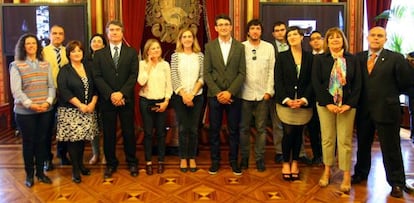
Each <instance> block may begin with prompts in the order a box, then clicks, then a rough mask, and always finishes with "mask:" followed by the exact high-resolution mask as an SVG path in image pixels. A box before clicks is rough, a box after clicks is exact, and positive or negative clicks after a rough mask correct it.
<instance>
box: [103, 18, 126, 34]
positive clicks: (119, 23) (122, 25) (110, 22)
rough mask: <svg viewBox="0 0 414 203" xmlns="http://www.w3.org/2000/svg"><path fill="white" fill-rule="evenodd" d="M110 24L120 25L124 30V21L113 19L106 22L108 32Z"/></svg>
mask: <svg viewBox="0 0 414 203" xmlns="http://www.w3.org/2000/svg"><path fill="white" fill-rule="evenodd" d="M110 25H116V26H119V27H121V30H122V32H123V31H124V24H122V22H121V21H119V20H111V21H109V22H108V23H106V26H105V30H106V32H108V28H109V26H110Z"/></svg>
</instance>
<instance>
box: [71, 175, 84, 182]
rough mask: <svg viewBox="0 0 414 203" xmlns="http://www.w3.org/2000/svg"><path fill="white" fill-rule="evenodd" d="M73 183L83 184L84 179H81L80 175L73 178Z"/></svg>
mask: <svg viewBox="0 0 414 203" xmlns="http://www.w3.org/2000/svg"><path fill="white" fill-rule="evenodd" d="M72 181H73V182H74V183H80V182H82V179H81V177H80V175H78V176H75V175H74V176H72Z"/></svg>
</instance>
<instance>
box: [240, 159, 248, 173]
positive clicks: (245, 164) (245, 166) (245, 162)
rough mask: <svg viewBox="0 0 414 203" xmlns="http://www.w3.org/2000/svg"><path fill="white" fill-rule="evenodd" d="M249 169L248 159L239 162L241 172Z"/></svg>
mask: <svg viewBox="0 0 414 203" xmlns="http://www.w3.org/2000/svg"><path fill="white" fill-rule="evenodd" d="M248 168H249V159H247V158H242V160H241V162H240V169H241V170H246V169H248Z"/></svg>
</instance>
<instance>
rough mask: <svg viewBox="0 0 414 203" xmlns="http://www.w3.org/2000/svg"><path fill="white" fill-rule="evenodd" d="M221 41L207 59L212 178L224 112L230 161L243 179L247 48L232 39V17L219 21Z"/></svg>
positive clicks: (211, 47) (216, 167) (216, 166)
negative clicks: (241, 144) (243, 93)
mask: <svg viewBox="0 0 414 203" xmlns="http://www.w3.org/2000/svg"><path fill="white" fill-rule="evenodd" d="M214 28H215V30H216V31H217V32H218V38H217V39H215V40H213V41H211V42H209V43H207V44H206V46H205V56H204V71H203V72H204V80H205V82H206V84H207V86H208V92H207V97H208V105H209V119H210V130H209V136H210V144H211V161H212V165H211V167H210V169H209V173H210V174H216V173H217V171H218V170H219V168H220V139H219V136H220V135H219V131H220V128H221V121H222V119H223V111H225V112H226V114H227V124H228V128H229V132H230V137H229V144H230V151H229V161H230V166H231V168H232V170H233V174H235V175H241V174H242V172H241V170H240V168H239V166H238V163H237V157H238V149H239V136H240V134H239V124H240V112H241V99H240V93H241V91H240V90H241V86H242V84H243V82H244V79H245V77H246V58H245V53H244V46H243V44H241V43H240V42H238V41H236V40H235V39H233V38H232V36H231V30H232V28H233V26H232V23H231V19H230V17H229V16H227V15H224V14H221V15H218V16H217V17H216V19H215V27H214Z"/></svg>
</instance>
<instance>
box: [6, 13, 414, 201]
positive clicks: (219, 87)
mask: <svg viewBox="0 0 414 203" xmlns="http://www.w3.org/2000/svg"><path fill="white" fill-rule="evenodd" d="M123 29H124V27H123V25H122V23H121V22H119V21H116V20H114V21H110V22H108V24H107V26H106V38H107V39H108V42H106V40H105V37H104V36H103V35H94V36H93V37H92V38H91V50H90V54H89V55H88V56H86V53H85V50H84V47H83V45H82V44H81V43H80V42H79V41H76V40H75V41H70V42H68V43H67V45H66V47H65V48H63V47H62V44H61V43H60V44H53V41H54V40H53V35H54V34H59V33H60V35H62V33H63V34H64V31H63V28H62V27H60V26H53V27H52V29H51V36H52V39H51V45H49V46H54V47H55V48H60V49H56V51H54V50H55V49H53V52H52V51H49V52H50V53H51V54H47V51H46V50H47V49H48V48H47V47H45V48H44V49H43V50H42V47H41V46H40V43H39V40H38V39H37V38H36V36H35V35H32V34H25V35H23V36H22V37H21V38H20V39H19V41H18V43H17V45H16V56H15V61H14V62H13V63H11V65H10V77H11V80H10V81H11V88H12V93H13V96H14V98H15V109H14V110H15V113H16V121H17V124H18V127H19V129H20V131H21V133H22V137H23V155H24V161H25V170H26V175H27V176H26V182H25V183H26V186H28V187H32V185H33V184H34V181H33V177H34V174H35V173H34V171H35V170H34V166H36V176H37V178H38V179H39V181H41V182H44V183H51V182H52V181H51V180H50V178H48V177H47V176H46V175H45V174H44V173H43V169H44V167H45V169H48V166H45V163H47V164H49V165H51V162H50V161H51V159H52V157H53V155H52V154H51V152H50V146H49V148H48V149H46V148H44V147H43V146H44V143H48V142H49V144H48V145H50V141H51V135H50V134H51V133H50V132H51V131H52V130H51V129H53V126H54V123H55V121H54V120H55V119H54V114H55V112H56V115H57V117H56V118H57V119H56V123H57V125H56V126H57V127H56V137H57V140H58V141H61V142H62V145H64V146H65V147H66V148H67V151H68V153H69V156H70V160H69V159H68V160H66V159H67V158H66V154H65V153H58V155H59V156H60V158H61V160H62V164H63V163H64V162H69V163H71V164H72V179H73V181H74V182H76V183H80V182H81V176H80V175H81V174H82V175H89V174H90V170H88V169H87V168H85V166H84V164H83V150H84V145H85V140H91V141H92V142H91V143H92V149H93V157H92V159H91V160H90V163H92V164H93V163H96V162H97V160H99V154H100V150H99V136H98V135H99V131H100V130H99V129H100V128H101V130H102V132H103V138H104V139H103V150H104V154H105V160H106V168H105V171H104V178H111V177H112V174H113V173H114V172H116V170H117V167H118V165H119V161H118V159H117V158H116V155H115V154H116V153H115V149H116V131H117V121H118V118H119V121H120V122H119V123H120V128H121V130H122V136H123V145H124V152H125V157H126V162H127V164H128V169H129V171H130V175H131V176H133V177H134V176H137V175H138V159H137V158H136V136H135V133H134V132H135V130H134V122H133V121H134V108H135V103H136V102H137V98H134V86H135V84H136V83H137V82H138V84H139V85H140V86H141V88H140V91H139V102H138V105H139V109H140V112H141V117H142V121H143V129H144V155H145V169H146V174H148V175H152V174H153V163H152V153H153V150H152V148H153V146H152V145H153V135H156V136H155V137H156V142H157V150H158V153H157V154H158V162H157V166H156V170H157V173H163V172H164V170H165V169H164V161H165V160H164V159H165V134H166V132H165V127H166V126H165V125H166V123H165V122H166V118H167V113H166V109H167V107H168V106H169V105H170V104H171V106H173V107H174V109H175V111H176V115H177V120H178V124H179V126H178V128H179V157H180V163H179V168H180V171H181V172H187V171H190V172H196V171H197V169H198V168H197V164H196V154H197V146H198V127H199V123H200V120H201V114H202V111H203V104H204V99H205V98H206V99H207V103H208V119H209V141H210V145H211V148H210V150H211V151H210V152H211V167H210V168H209V169H208V172H209V173H210V174H216V173H217V172H218V171H219V169H220V160H221V156H222V154H221V152H220V130H221V126H222V120H223V116H224V113H225V114H226V117H227V121H226V124H227V128H228V131H229V137H228V139H229V145H230V146H229V154H228V156H229V158H228V160H229V164H230V167H231V170H232V172H233V173H234V174H235V175H242V171H243V170H245V169H247V168H248V167H249V158H250V157H251V156H250V149H251V143H250V140H251V139H250V136H251V133H250V131H251V127H254V128H256V132H257V133H255V134H254V140H255V143H254V157H255V163H256V168H257V170H258V171H259V172H263V171H265V170H266V167H265V161H264V152H265V148H264V147H265V142H266V126H267V124H268V120H269V121H271V125H272V127H273V136H274V145H275V152H276V156H275V161H276V162H280V163H282V178H283V179H284V180H286V181H295V180H299V179H300V169H299V164H298V162H299V160H300V157H303V156H304V155H303V154H304V150H303V139H304V138H303V132H304V129H305V128H306V129H308V132H309V136H310V140H311V146H312V152H313V159H312V162H313V163H318V164H321V163H323V164H324V166H325V169H324V172H323V174H322V175H321V178H320V180H319V185H320V186H321V187H326V186H327V185H328V184H329V182H330V177H331V167H333V166H334V165H335V164H336V154H337V157H338V166H339V169H341V170H342V171H343V181H342V183H341V185H340V190H341V191H343V192H349V191H350V189H351V184H358V183H360V182H362V181H365V180H366V179H367V178H368V174H369V169H370V160H371V157H370V151H371V145H372V142H373V139H374V134H375V132H377V134H378V138H379V141H380V146H381V149H382V152H383V159H384V166H385V170H386V175H387V181H388V183H389V184H390V185H391V186H392V191H391V196H394V197H402V196H403V191H404V190H405V191H407V192H411V191H409V188H408V187H406V185H405V173H404V166H403V160H402V155H401V147H400V136H399V124H400V119H401V118H400V116H401V115H400V111H399V108H400V103H399V95H400V93H401V92H402V91H403V90H406V89H408V88H409V87H411V86H413V84H412V79H411V78H410V76H412V75H413V73H412V70H411V69H410V66H409V65H408V63H407V61H406V60H405V59H404V57H403V56H402V55H400V54H397V53H395V52H392V51H389V50H386V49H384V44H385V41H386V32H385V29H384V28H382V27H374V28H372V29H371V30H370V31H369V35H368V42H369V50H368V51H364V52H361V53H358V54H356V55H353V54H351V53H349V52H348V42H347V39H346V36H345V34H344V33H343V32H342V30H341V29H339V28H336V27H334V28H330V29H329V30H328V31H327V32H326V34H325V37H323V35H322V33H320V32H318V31H314V32H313V33H312V34H311V35H310V37H309V38H310V42H309V43H310V45H311V47H312V48H313V50H312V52H310V51H306V50H305V49H304V48H303V39H304V33H303V31H302V30H301V29H300V28H299V27H296V26H291V27H287V26H286V24H285V23H283V22H276V23H275V24H274V26H273V32H272V34H273V36H274V38H275V40H273V41H272V42H266V41H264V40H262V39H261V37H262V32H263V25H262V23H261V22H260V20H258V19H253V20H251V21H249V22H248V24H247V26H246V33H247V40H246V41H244V42H239V41H237V40H236V39H234V38H233V37H232V36H231V31H232V21H231V19H230V18H229V17H228V16H227V15H218V16H217V17H216V19H215V30H216V31H217V33H218V38H217V39H215V40H212V41H210V42H208V43H207V44H206V45H205V50H204V54H203V53H202V52H201V48H200V45H199V43H198V41H197V37H196V35H195V32H194V31H193V30H192V29H183V30H181V31H180V33H179V35H178V38H177V40H176V49H175V52H174V53H173V54H172V56H171V62H170V63H168V62H167V61H165V60H164V59H163V58H162V48H161V44H160V42H159V41H158V40H156V39H149V40H147V41H146V43H145V45H144V49H143V52H142V53H143V59H142V60H141V61H138V57H137V52H136V51H135V50H134V49H133V48H131V47H128V46H127V45H125V44H124V43H122V39H123ZM56 30H57V31H56ZM60 38H62V37H60ZM61 41H63V39H62V40H61ZM49 49H51V48H49ZM204 86H206V87H207V88H203V87H204ZM205 89H206V90H207V93H206V95H207V97H205V96H204V94H203V90H205ZM56 92H57V93H58V94H56ZM56 95H58V98H57V99H55V97H56ZM56 100H57V102H56ZM97 108H99V111H97ZM269 115H270V118H269ZM98 118H99V119H98ZM98 120H99V121H98ZM100 123H101V124H100ZM354 123H356V129H357V141H358V142H357V143H358V147H357V149H358V151H357V163H356V165H355V169H354V171H355V174H354V175H353V176H351V167H352V166H351V164H352V149H353V147H352V137H353V130H354ZM154 130H155V131H154ZM239 148H240V156H241V158H240V161H239V157H238V156H239ZM58 149H60V147H59V146H58ZM154 165H155V164H154ZM52 166H53V165H52Z"/></svg>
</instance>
